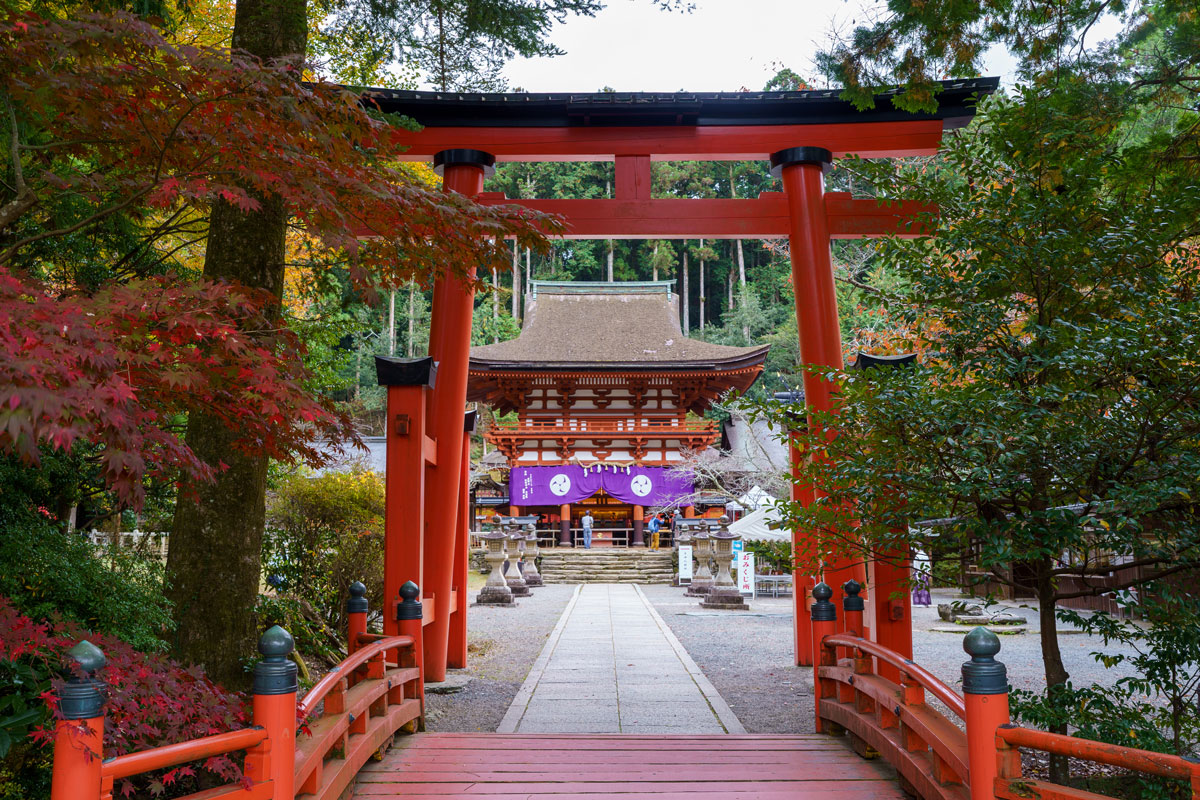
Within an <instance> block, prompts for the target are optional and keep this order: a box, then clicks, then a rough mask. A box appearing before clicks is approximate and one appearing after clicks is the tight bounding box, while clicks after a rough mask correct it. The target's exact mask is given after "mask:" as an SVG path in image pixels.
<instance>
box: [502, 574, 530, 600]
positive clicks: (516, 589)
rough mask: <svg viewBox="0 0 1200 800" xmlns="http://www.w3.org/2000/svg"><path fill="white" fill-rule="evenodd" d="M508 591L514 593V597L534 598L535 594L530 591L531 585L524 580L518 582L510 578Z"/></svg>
mask: <svg viewBox="0 0 1200 800" xmlns="http://www.w3.org/2000/svg"><path fill="white" fill-rule="evenodd" d="M508 590H509V591H510V592H512V596H513V597H532V596H533V592H531V591H529V584H528V583H526V582H525V580H524V579H521V580H517V579H514V578H509V580H508Z"/></svg>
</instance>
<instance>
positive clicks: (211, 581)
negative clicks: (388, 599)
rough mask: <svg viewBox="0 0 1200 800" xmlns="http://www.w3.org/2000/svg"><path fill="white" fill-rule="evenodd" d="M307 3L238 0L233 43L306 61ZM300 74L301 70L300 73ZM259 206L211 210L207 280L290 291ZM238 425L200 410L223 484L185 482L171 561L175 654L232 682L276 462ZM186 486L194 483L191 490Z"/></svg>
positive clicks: (279, 209)
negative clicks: (247, 450) (270, 470)
mask: <svg viewBox="0 0 1200 800" xmlns="http://www.w3.org/2000/svg"><path fill="white" fill-rule="evenodd" d="M307 38H308V24H307V8H306V0H238V4H237V12H236V16H235V19H234V30H233V46H234V49H235V50H242V51H245V52H247V53H249V54H251V55H254V56H257V57H258V58H260V59H262V60H263V61H273V60H276V59H283V60H294V61H296V62H300V61H302V60H303V57H304V51H305V47H306V45H307ZM297 76H299V73H297ZM258 199H259V201H260V202H261V204H262V206H261V208H260V209H259V210H257V211H250V212H246V211H241V210H239V209H237V208H236V207H234V206H232V205H229V204H228V203H223V202H219V203H217V204H216V205H215V206H214V208H213V211H212V216H211V219H210V227H209V238H208V249H207V251H206V253H205V259H204V277H205V278H207V279H210V280H224V281H231V282H237V283H240V284H243V285H245V286H249V287H254V288H258V289H266V290H267V291H269V292H271V293H272V294H273V295H274V296H275V298H276V300H277V301H279V300H281V299H282V297H283V276H284V256H285V248H284V239H285V235H286V230H287V217H288V213H287V209H286V208H285V207H284V204H283V202H282V200H281V199H280V198H279V197H277V196H270V197H259V198H258ZM236 435H237V434H236V432H235V431H230V430H228V429H227V428H226V427H225V425H224V424H222V422H221V421H220V420H217V419H214V418H212V417H209V416H206V415H201V414H197V415H193V416H192V418H191V419H190V420H189V421H188V431H187V443H188V446H189V447H191V448H192V450H193V451H195V453H196V455H197V456H199V457H200V458H201V459H203V460H204V461H205V462H207V463H209V464H213V465H216V464H220V463H224V464H227V465H228V469H226V470H224V471H223V472H221V474H220V475H219V476H218V477H217V479H216V481H215V483H211V484H201V485H195V486H192V487H185V491H184V492H181V494H180V498H179V502H178V503H177V505H176V509H175V520H174V523H173V525H172V528H171V544H170V553H169V556H168V561H167V579H168V581H169V584H170V585H169V588H168V593H169V597H170V598H171V600H172V602H174V604H175V620H176V622H177V624H178V627H177V630H176V634H175V638H174V641H173V650H174V655H175V656H176V657H177V658H179V659H181V660H183V661H185V662H191V663H196V664H202V665H203V666H204V667H205V668H206V670H207V671H208V674H209V675H210V677H212V678H213V679H214V680H216V681H218V682H220V683H223V684H224V685H226V686H229V687H231V688H232V687H236V688H242V687H244V686H245V685H246V684H247V682H248V678H247V673H246V672H245V669H244V667H243V663H244V661H243V659H245V658H246V657H249V656H252V655H253V654H254V642H255V639H256V621H255V619H254V614H253V611H254V606H255V603H256V600H257V596H258V589H259V577H260V571H261V564H260V556H261V551H262V536H263V525H264V519H265V514H266V478H267V464H268V459H267V458H266V457H265V456H257V455H252V454H251V455H247V454H244V453H240V452H236V451H234V450H233V449H232V447H231V443H232V442H233V440H234V439H235V438H236ZM186 488H190V489H192V492H193V494H191V496H189V492H188V491H186Z"/></svg>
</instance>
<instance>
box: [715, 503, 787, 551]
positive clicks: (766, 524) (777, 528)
mask: <svg viewBox="0 0 1200 800" xmlns="http://www.w3.org/2000/svg"><path fill="white" fill-rule="evenodd" d="M729 530H730V531H731V532H733V533H739V534H741V536H742V539H743V540H745V541H747V542H790V541H791V540H792V533H791V531H789V530H787V529H786V528H783V527H781V523H780V515H779V511H778V510H777V509H776V508H775V505H774V501H773V498H771V497H769V496H768V497H767V498H766V502H764V503H761V504H760V505H759V507H758V510H757V511H752V512H750V513H749V514H747V515H746V516H744V517H742V518H741V519H739V520H738V521H737V522H734V523H731V524H730V526H729Z"/></svg>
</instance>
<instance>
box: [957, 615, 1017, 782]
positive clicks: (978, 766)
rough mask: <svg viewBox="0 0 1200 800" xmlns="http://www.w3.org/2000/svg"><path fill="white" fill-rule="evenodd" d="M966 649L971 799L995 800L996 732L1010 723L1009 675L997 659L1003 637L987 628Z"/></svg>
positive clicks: (970, 636)
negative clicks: (968, 659) (969, 658)
mask: <svg viewBox="0 0 1200 800" xmlns="http://www.w3.org/2000/svg"><path fill="white" fill-rule="evenodd" d="M963 650H965V651H966V652H967V655H969V656H970V657H971V660H970V661H968V662H966V663H964V664H963V665H962V687H963V702H964V705H965V706H966V717H965V719H966V723H967V768H968V771H969V773H970V780H969V782H970V791H971V800H995V797H996V790H995V784H996V777H997V773H998V769H997V764H998V762H999V759H998V756H999V754H998V753H997V750H996V730H997V729H998V728H999V727H1000V726H1001V725H1007V724H1008V723H1009V714H1008V673H1007V670H1006V669H1005V667H1004V665H1003V664H1001V663H1000V662H999V661H997V660H996V659H995V655H996V654H997V653H999V652H1000V638H999V637H998V636H996V634H994V633H992V632H991V631H989V630H988V629H987V628H983V627H979V628H976V629H975V630H973V631H971V632H970V633H968V634H967V638H966V639H964V640H963Z"/></svg>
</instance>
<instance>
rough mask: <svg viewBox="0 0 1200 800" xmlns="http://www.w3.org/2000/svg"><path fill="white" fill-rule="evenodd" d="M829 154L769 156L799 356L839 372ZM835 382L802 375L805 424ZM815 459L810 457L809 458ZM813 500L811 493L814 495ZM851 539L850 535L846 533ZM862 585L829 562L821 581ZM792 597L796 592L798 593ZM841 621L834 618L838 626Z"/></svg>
mask: <svg viewBox="0 0 1200 800" xmlns="http://www.w3.org/2000/svg"><path fill="white" fill-rule="evenodd" d="M831 163H833V154H832V153H831V152H829V151H828V150H826V149H825V148H823V147H792V148H789V149H787V150H780V151H779V152H777V153H772V154H771V174H773V175H775V176H777V177H781V178H782V179H783V191H784V193H785V194H786V195H787V199H788V216H789V219H788V245H789V248H790V250H791V257H792V291H793V293H794V294H795V297H796V323H797V327H798V328H799V331H800V358H801V359H802V360H803V361H804V363H805V364H812V365H817V366H823V367H829V368H831V369H836V370H841V369H842V368H843V367H844V361H843V359H842V335H841V324H840V322H839V320H838V309H837V292H836V290H835V288H834V282H833V257H832V254H831V253H830V249H829V223H828V221H827V219H826V217H825V179H824V172H825V169H826V167H827V166H828V165H829V164H831ZM836 392H837V384H836V383H835V382H833V381H827V380H825V379H824V378H823V377H821V376H820V375H814V374H809V373H807V372H806V373H805V375H804V397H805V403H806V405H807V406H808V408H809V425H810V427H811V426H813V425H815V420H814V419H813V413H812V412H814V411H817V412H828V411H832V410H833V396H834V394H835V393H836ZM813 456H815V457H820V456H819V454H812V455H810V457H813ZM813 496H814V499H815V498H816V496H817V495H816V493H815V492H814V495H813ZM845 533H846V535H851V532H850V531H846V532H845ZM852 578H853V579H854V580H857V581H858V582H859V584H860V585H865V584H866V580H867V574H866V568H865V566H863V565H862V564H857V565H856V564H852V563H847V562H846V561H845V559H844V558H840V557H839V558H834V559H833V560H832V561H831V563H830V564H829V565H828V569H826V571H825V575H824V580H825V583H827V584H829V585H830V587H831V588H832V589H833V590H834V592H835V593H837V592H840V591H841V590H842V584H844V583H845V582H846V581H848V580H850V579H852ZM796 594H797V595H798V594H799V590H798V589H797V591H796ZM844 624H845V621H844V620H839V626H844Z"/></svg>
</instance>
